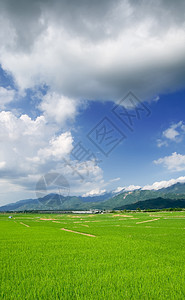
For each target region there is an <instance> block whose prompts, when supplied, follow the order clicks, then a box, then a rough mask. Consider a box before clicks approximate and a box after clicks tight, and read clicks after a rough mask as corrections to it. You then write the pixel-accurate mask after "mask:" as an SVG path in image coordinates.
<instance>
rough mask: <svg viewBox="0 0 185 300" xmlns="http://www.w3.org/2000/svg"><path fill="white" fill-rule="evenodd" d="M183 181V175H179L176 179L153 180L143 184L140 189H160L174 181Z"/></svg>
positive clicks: (184, 180)
mask: <svg viewBox="0 0 185 300" xmlns="http://www.w3.org/2000/svg"><path fill="white" fill-rule="evenodd" d="M178 182H180V183H184V182H185V176H184V177H183V176H181V177H179V178H177V179H170V180H167V181H166V180H163V181H157V182H154V183H153V184H152V185H145V186H144V187H143V188H142V190H160V189H162V188H167V187H169V186H171V185H174V184H176V183H178Z"/></svg>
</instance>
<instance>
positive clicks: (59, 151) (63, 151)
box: [38, 132, 73, 160]
mask: <svg viewBox="0 0 185 300" xmlns="http://www.w3.org/2000/svg"><path fill="white" fill-rule="evenodd" d="M72 143H73V138H72V135H71V132H65V133H62V134H60V135H59V136H57V137H54V138H52V139H51V140H50V141H49V146H48V147H46V148H42V149H39V151H38V158H39V160H40V159H48V158H53V159H54V160H61V159H62V158H64V157H65V156H66V155H68V154H70V152H71V150H72V149H73V145H72Z"/></svg>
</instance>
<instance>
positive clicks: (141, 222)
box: [136, 219, 159, 224]
mask: <svg viewBox="0 0 185 300" xmlns="http://www.w3.org/2000/svg"><path fill="white" fill-rule="evenodd" d="M157 220H159V219H153V220H147V221H142V222H137V223H136V224H141V223H148V222H153V221H157Z"/></svg>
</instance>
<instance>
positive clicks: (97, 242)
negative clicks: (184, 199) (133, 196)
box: [0, 212, 185, 300]
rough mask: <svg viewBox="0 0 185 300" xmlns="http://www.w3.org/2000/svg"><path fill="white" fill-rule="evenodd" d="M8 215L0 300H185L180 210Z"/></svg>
mask: <svg viewBox="0 0 185 300" xmlns="http://www.w3.org/2000/svg"><path fill="white" fill-rule="evenodd" d="M12 216H13V219H8V215H7V214H0V284H1V286H0V299H8V300H9V299H13V300H16V299H19V300H20V299H30V300H33V299H142V300H143V299H175V300H177V299H181V300H182V299H185V239H184V236H185V212H156V213H126V214H125V213H123V214H104V215H57V214H52V215H49V214H47V215H38V214H13V215H12ZM42 219H43V220H42ZM44 219H50V220H44ZM51 219H53V220H51ZM151 220H153V221H151ZM145 221H151V222H145ZM25 225H27V226H25ZM28 226H29V227H28ZM61 228H64V229H69V230H72V231H75V232H70V231H64V230H61ZM76 232H78V233H87V234H90V235H94V236H88V235H81V234H78V233H76Z"/></svg>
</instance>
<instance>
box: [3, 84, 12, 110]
mask: <svg viewBox="0 0 185 300" xmlns="http://www.w3.org/2000/svg"><path fill="white" fill-rule="evenodd" d="M14 97H15V91H14V90H12V89H6V88H4V87H0V108H1V109H4V108H5V106H6V105H7V104H8V103H10V102H12V101H13V100H14Z"/></svg>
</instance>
